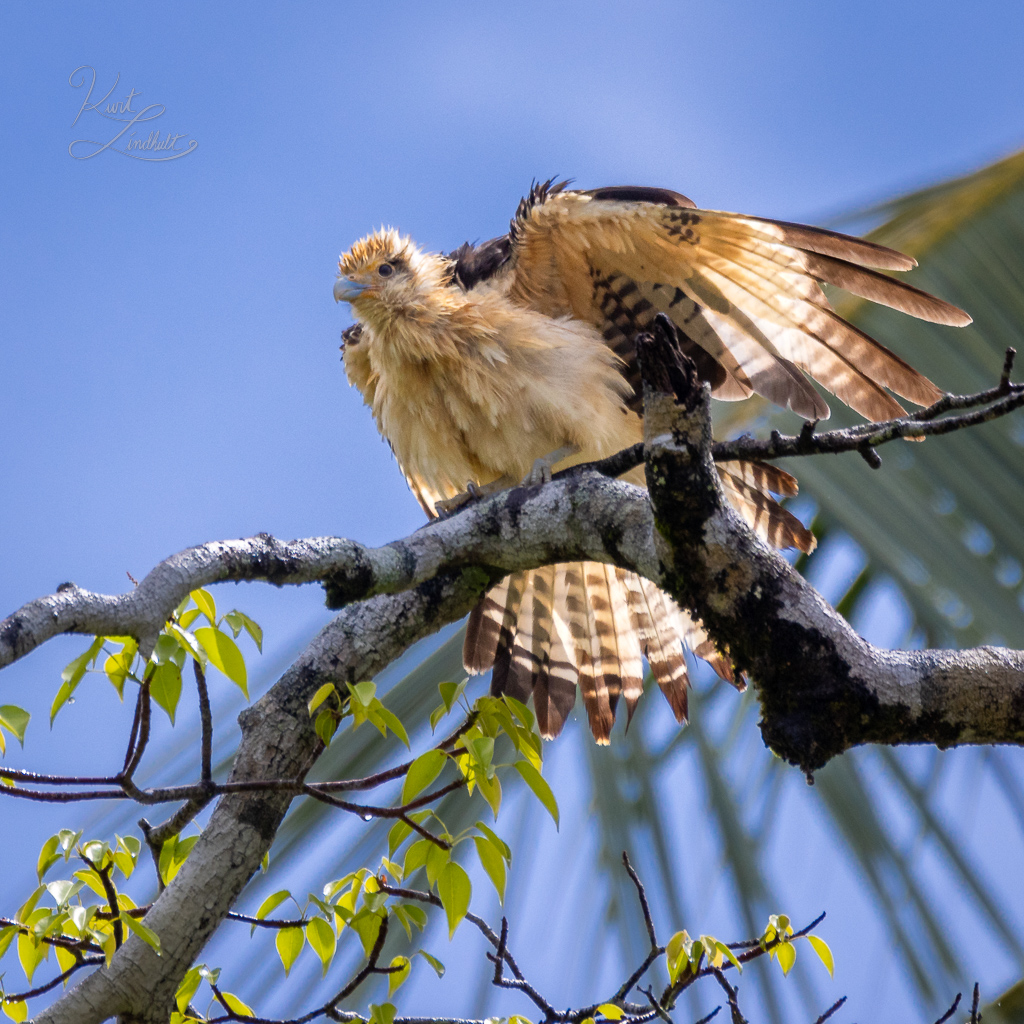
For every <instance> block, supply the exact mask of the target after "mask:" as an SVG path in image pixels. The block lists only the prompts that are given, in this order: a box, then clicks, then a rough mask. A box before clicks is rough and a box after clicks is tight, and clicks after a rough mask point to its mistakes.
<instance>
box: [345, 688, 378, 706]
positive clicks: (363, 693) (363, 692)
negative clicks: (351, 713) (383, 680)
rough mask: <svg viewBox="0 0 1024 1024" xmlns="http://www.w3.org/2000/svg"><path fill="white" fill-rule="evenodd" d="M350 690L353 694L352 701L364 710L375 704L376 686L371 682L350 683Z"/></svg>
mask: <svg viewBox="0 0 1024 1024" xmlns="http://www.w3.org/2000/svg"><path fill="white" fill-rule="evenodd" d="M348 689H349V692H350V693H351V694H352V699H353V700H354V701H355V702H356V703H358V704H361V705H362V706H363V707H364V708H368V707H369V706H370V705H371V704H372V703H373V700H374V695H375V694H376V693H377V687H376V685H375V684H374V683H371V682H363V683H349V684H348Z"/></svg>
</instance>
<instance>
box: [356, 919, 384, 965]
mask: <svg viewBox="0 0 1024 1024" xmlns="http://www.w3.org/2000/svg"><path fill="white" fill-rule="evenodd" d="M383 920H384V919H383V917H382V915H381V914H380V913H379V912H378V911H376V910H368V909H366V908H364V909H362V910H360V911H359V913H358V914H356V915H355V917H353V918H352V920H351V921H349V923H348V924H349V927H350V928H351V929H352V930H353V931H354V932H355V933H356V934H357V935H358V936H359V941H360V942H361V943H362V944H363V952H364V953H365V954H366V955H367V956H369V955H370V950H372V949H373V946H374V943H375V942H376V941H377V936H378V935H379V934H380V926H381V923H382V922H383Z"/></svg>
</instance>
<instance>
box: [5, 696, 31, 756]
mask: <svg viewBox="0 0 1024 1024" xmlns="http://www.w3.org/2000/svg"><path fill="white" fill-rule="evenodd" d="M31 717H32V716H31V715H30V714H29V713H28V712H27V711H25V710H24V709H23V708H19V707H17V706H16V705H14V704H4V705H0V729H6V730H7V731H8V732H10V733H13V734H14V735H15V736H16V737H17V738H18V742H19V743H20V744H21V745H22V746H23V747H24V746H25V726H27V725H28V722H29V719H30V718H31ZM0 742H2V739H0Z"/></svg>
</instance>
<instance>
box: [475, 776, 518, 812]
mask: <svg viewBox="0 0 1024 1024" xmlns="http://www.w3.org/2000/svg"><path fill="white" fill-rule="evenodd" d="M524 763H525V762H524ZM474 781H475V782H476V785H477V788H478V789H479V790H480V793H481V794H482V796H483V798H484V799H485V800H486V801H487V803H488V805H489V806H490V808H491V812H492V813H493V814H494V820H495V821H497V820H498V811H499V809H500V808H501V780H500V779H499V778H498V776H497V775H494V776H492V777H491V778H488V777H487V775H486V774H485V773H484V772H483V771H482V770H481V769H479V768H478V769H476V770H475V774H474Z"/></svg>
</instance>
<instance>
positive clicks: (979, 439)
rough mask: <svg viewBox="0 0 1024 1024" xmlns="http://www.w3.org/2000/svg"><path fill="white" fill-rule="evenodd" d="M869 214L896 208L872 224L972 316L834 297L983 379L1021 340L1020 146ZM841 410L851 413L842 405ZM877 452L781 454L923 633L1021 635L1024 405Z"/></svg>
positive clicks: (1020, 639) (935, 364)
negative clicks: (951, 320)
mask: <svg viewBox="0 0 1024 1024" xmlns="http://www.w3.org/2000/svg"><path fill="white" fill-rule="evenodd" d="M871 214H873V215H876V216H877V215H878V214H883V215H884V214H888V215H889V217H890V219H889V220H888V221H887V222H886V223H885V224H883V225H882V226H881V227H879V228H877V229H876V230H875V231H873V232H872V233H871V234H870V235H869V237H870V238H872V239H873V240H875V241H878V242H881V243H882V244H884V245H889V246H893V247H894V248H898V249H902V250H903V251H905V252H907V253H909V254H910V255H912V256H914V257H916V258H917V259H918V260H919V261H920V263H921V267H920V268H919V269H917V270H914V271H913V272H912V273H911V274H909V275H907V276H908V280H910V281H911V282H912V283H913V284H915V285H917V286H918V287H920V288H924V289H926V290H928V291H932V292H935V293H937V294H939V295H942V296H943V297H944V298H946V299H948V300H949V301H951V302H954V303H957V304H958V305H961V306H963V307H964V308H966V309H967V310H968V312H970V313H971V315H972V316H973V317H974V323H973V324H972V325H971V326H970V327H967V328H964V329H962V330H954V329H952V328H946V327H939V326H936V325H935V324H930V323H924V322H923V321H920V320H914V319H912V318H910V317H906V316H902V315H900V314H898V313H895V312H893V311H892V310H890V309H886V308H882V307H879V306H876V305H873V304H871V303H866V302H863V301H860V300H855V301H845V302H843V301H840V303H839V310H840V312H841V313H842V314H843V315H844V316H846V317H847V318H849V319H850V320H852V321H853V323H855V324H856V325H857V326H858V327H860V328H862V329H863V330H865V331H867V332H868V333H869V334H870V335H872V336H873V337H876V338H879V339H881V340H883V341H884V342H885V343H886V344H887V345H889V346H890V347H891V348H893V349H894V350H895V351H896V352H897V353H898V354H899V355H900V356H902V357H903V358H904V359H906V360H907V361H908V362H909V363H911V365H913V366H915V367H917V368H918V369H920V370H921V371H922V372H923V373H925V374H926V375H928V376H929V377H931V378H932V379H933V380H934V381H935V382H936V383H937V384H938V385H939V386H940V387H942V388H944V389H947V390H950V391H956V392H960V393H964V392H970V391H976V390H980V389H982V388H985V387H991V386H992V385H993V384H995V383H996V381H997V380H998V379H999V373H1000V370H1001V368H1002V364H1003V358H1004V353H1005V350H1006V349H1007V347H1017V348H1020V347H1021V340H1022V325H1024V288H1022V287H1021V282H1024V153H1018V154H1015V155H1014V156H1011V157H1009V158H1007V159H1005V160H1002V161H1000V162H999V163H997V164H995V165H993V166H991V167H987V168H985V169H984V170H981V171H979V172H977V173H976V174H972V175H969V176H967V177H965V178H960V179H957V180H956V181H952V182H947V183H943V184H940V185H937V186H934V187H932V188H928V189H924V190H923V191H920V192H916V193H914V194H912V195H909V196H906V197H904V198H901V199H898V200H895V201H893V202H892V203H889V204H886V205H885V206H883V207H879V208H876V209H874V210H871V211H862V212H861V213H860V214H857V215H851V216H850V218H849V219H850V220H856V219H859V218H863V216H865V215H871ZM1022 369H1024V367H1022ZM1018 376H1019V374H1018ZM773 418H774V419H777V420H782V417H773ZM789 420H790V425H791V421H792V417H791V416H790V417H789ZM835 420H836V422H837V424H838V425H844V424H846V423H849V422H853V419H852V416H851V415H850V414H849V413H848V412H847V411H845V410H842V409H836V410H835ZM830 425H831V424H830ZM881 454H882V458H883V466H882V468H881V469H880V470H872V469H870V468H869V467H868V466H867V464H866V463H865V462H864V461H863V460H861V459H858V458H856V457H853V458H847V457H842V458H836V459H798V460H790V461H791V463H792V465H791V466H790V467H789V468H791V469H792V470H793V472H795V473H796V474H797V475H798V476H799V479H800V483H801V487H802V488H803V491H804V493H805V494H808V495H810V496H811V497H812V498H813V499H814V500H815V502H816V503H817V505H818V510H819V515H820V516H821V519H822V525H823V526H824V527H826V528H828V527H839V528H840V529H841V530H843V531H845V532H846V533H847V534H849V536H851V537H852V538H854V539H855V540H856V542H857V543H858V544H859V545H860V547H861V548H862V549H863V550H864V552H865V554H866V555H867V558H868V561H869V565H870V568H871V571H872V572H873V573H874V574H876V575H877V574H882V573H885V574H888V575H890V576H892V577H894V578H895V579H896V580H897V581H898V582H899V585H900V587H901V588H902V590H903V592H904V594H905V596H906V598H907V600H908V602H909V603H910V605H911V607H912V608H913V611H914V614H915V616H916V617H917V620H918V623H919V624H920V625H921V626H922V627H923V629H924V631H925V633H926V635H927V639H928V642H929V644H931V645H943V644H945V645H957V646H968V645H974V644H978V643H983V642H999V643H1004V644H1008V645H1010V646H1016V647H1019V646H1022V645H1024V610H1022V606H1021V601H1022V600H1024V591H1022V589H1021V586H1020V583H1021V578H1022V567H1024V531H1022V530H1021V529H1020V524H1021V510H1022V509H1024V472H1022V470H1024V419H1022V418H1021V417H1020V416H1010V417H1007V418H1005V419H1001V420H998V421H995V422H993V423H989V424H986V425H985V426H983V427H981V428H979V429H977V430H969V431H963V432H961V433H958V434H954V435H950V436H948V437H945V438H942V439H941V440H938V439H933V440H929V441H926V442H925V443H923V444H909V443H900V444H898V446H897V445H890V446H888V447H887V448H886V449H884V450H883V451H882V452H881Z"/></svg>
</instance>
